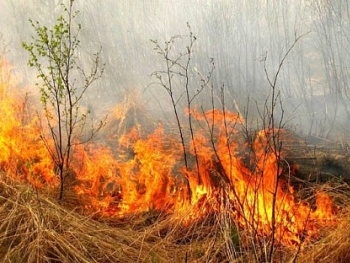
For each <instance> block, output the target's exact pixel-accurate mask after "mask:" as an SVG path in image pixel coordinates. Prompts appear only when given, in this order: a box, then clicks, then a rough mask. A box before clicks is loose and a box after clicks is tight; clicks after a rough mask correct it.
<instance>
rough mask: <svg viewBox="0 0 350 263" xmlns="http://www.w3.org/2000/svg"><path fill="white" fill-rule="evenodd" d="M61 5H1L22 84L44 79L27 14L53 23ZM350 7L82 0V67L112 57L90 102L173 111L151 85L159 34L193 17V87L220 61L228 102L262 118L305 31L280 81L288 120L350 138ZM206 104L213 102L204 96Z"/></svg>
mask: <svg viewBox="0 0 350 263" xmlns="http://www.w3.org/2000/svg"><path fill="white" fill-rule="evenodd" d="M62 2H64V3H65V4H67V3H66V2H67V1H59V0H55V1H45V0H5V1H3V3H2V8H1V10H0V23H1V25H2V27H1V31H0V33H1V34H2V39H1V40H2V41H1V43H2V46H1V50H3V49H6V50H7V52H6V56H7V58H8V59H9V60H10V61H11V63H12V64H13V65H14V66H15V72H16V73H18V75H19V76H22V82H23V85H28V84H30V85H31V84H34V83H35V82H36V80H35V75H36V74H35V72H34V71H32V70H31V69H29V68H28V66H27V60H28V55H27V54H26V52H25V51H24V50H23V49H22V47H21V42H22V41H30V39H31V36H33V35H34V33H35V32H34V30H33V28H32V27H31V25H30V23H29V22H28V19H30V18H31V19H33V20H34V21H39V22H40V23H41V24H42V25H44V24H45V25H48V26H49V25H52V24H53V23H54V22H55V18H56V17H57V16H58V15H60V14H61V11H62V9H61V7H60V3H62ZM349 5H350V4H349V3H348V1H347V0H336V1H325V0H300V1H294V0H285V1H278V0H273V1H261V0H252V1H241V0H219V1H214V0H186V1H185V0H176V1H175V0H165V1H164V0H163V1H160V0H136V1H114V0H104V1H99V2H96V1H92V0H85V1H79V0H76V6H75V8H76V10H79V11H80V13H79V16H78V20H79V22H80V23H81V25H82V31H81V35H80V36H81V43H82V49H81V54H79V56H80V58H81V61H82V64H83V65H89V63H90V60H89V56H90V55H91V54H92V53H94V52H96V51H98V50H99V49H100V47H102V61H103V62H104V63H106V66H105V73H104V75H103V77H102V79H101V80H100V81H99V82H98V83H97V84H96V86H95V87H94V88H93V89H92V90H91V92H92V94H90V96H89V97H90V101H89V102H87V103H88V104H91V107H93V108H94V109H95V110H96V111H99V110H100V111H102V112H105V111H108V109H109V108H110V107H112V106H113V105H115V104H116V103H119V102H121V101H123V100H124V99H125V97H126V96H134V95H130V94H135V93H139V94H140V96H141V97H142V99H141V101H142V103H144V104H145V107H148V108H149V109H150V111H151V112H153V113H154V114H157V113H159V116H164V114H167V113H171V108H170V107H169V105H170V100H169V98H168V96H167V94H166V92H165V91H164V90H163V89H162V88H161V87H159V86H157V85H153V84H152V83H154V82H155V80H154V78H152V77H151V74H152V72H154V71H156V70H162V69H164V65H165V64H164V59H162V58H161V56H159V54H157V52H155V50H154V44H153V43H152V42H151V41H150V40H157V41H158V43H160V44H162V43H164V41H167V40H169V38H170V37H171V36H175V35H188V34H189V29H188V27H187V23H189V25H190V26H191V31H192V33H193V34H194V35H195V36H196V38H197V40H196V42H195V45H194V49H193V60H192V62H191V65H190V72H191V87H193V89H196V87H198V85H200V80H198V76H199V73H200V74H201V75H203V76H206V75H207V74H208V72H209V70H210V66H211V64H210V61H211V59H213V61H214V63H215V71H214V73H213V78H212V82H213V87H214V89H216V90H218V91H219V90H220V88H221V87H222V85H224V86H225V92H226V105H227V106H228V107H229V108H230V107H231V108H235V109H239V110H240V111H241V112H244V111H246V110H248V111H249V112H251V114H250V116H251V118H255V117H257V116H258V114H257V113H258V112H259V110H257V109H256V106H255V101H256V102H257V104H258V105H260V106H261V105H263V103H264V102H265V101H266V99H267V98H269V96H270V92H271V87H270V86H269V83H268V78H270V79H273V78H274V76H275V75H276V73H277V70H278V67H279V64H280V63H281V61H282V58H283V56H284V55H285V54H286V52H287V51H288V49H289V48H290V47H291V46H292V45H293V43H294V42H295V40H296V38H298V37H299V36H302V37H301V38H300V40H299V41H298V42H297V43H296V45H295V46H294V47H293V49H292V50H291V52H290V54H289V55H288V57H287V58H286V60H285V61H284V63H283V65H282V68H281V71H280V72H279V75H278V81H277V84H276V87H277V89H278V90H279V91H280V92H281V101H282V105H283V109H284V110H285V115H284V120H285V121H287V122H288V125H290V127H291V128H293V129H294V130H295V131H297V132H299V133H301V134H303V135H314V136H322V137H331V136H335V135H338V134H341V135H344V136H345V135H346V134H347V133H348V130H349V128H350V126H349V118H350V107H349V105H350V88H349V85H348V79H349V77H350V72H349V70H350V11H349V10H350V7H349ZM187 44H188V43H186V41H185V39H184V40H183V41H181V40H180V41H177V42H176V43H175V51H176V52H181V51H183V50H184V49H185V48H186V45H187ZM265 69H266V71H265ZM179 85H181V83H179ZM248 98H249V101H250V104H248ZM252 102H254V103H252ZM198 103H206V100H205V96H202V97H199V98H198ZM280 110H281V109H280ZM169 120H171V117H170V118H169Z"/></svg>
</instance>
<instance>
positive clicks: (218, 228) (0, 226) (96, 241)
mask: <svg viewBox="0 0 350 263" xmlns="http://www.w3.org/2000/svg"><path fill="white" fill-rule="evenodd" d="M323 190H326V191H327V192H328V193H330V194H332V195H333V197H334V198H335V200H337V203H339V204H340V205H341V206H342V207H343V210H342V211H343V212H342V214H341V215H339V223H338V224H337V226H336V228H335V229H332V230H329V229H327V230H325V231H324V233H323V237H320V238H319V239H318V240H313V241H312V242H311V243H309V244H305V246H304V248H302V249H301V251H300V253H299V252H298V251H296V250H295V249H294V248H286V247H282V246H280V247H277V248H276V252H275V257H274V260H275V261H274V262H300V263H304V262H307V263H312V262H339V263H342V262H344V263H345V262H349V259H350V253H349V251H350V250H349V249H350V243H349V238H350V236H349V233H348V232H347V231H345V229H347V227H348V225H349V224H350V212H349V211H348V208H347V207H346V204H348V200H349V197H348V196H349V189H348V188H346V186H345V185H344V184H343V183H338V184H335V183H334V182H332V183H328V184H325V185H323ZM74 206H76V207H75V208H73V207H74ZM81 208H82V205H81V204H79V202H78V200H77V199H75V197H74V196H73V195H72V196H69V195H67V198H66V201H65V203H63V204H59V203H58V202H57V201H56V198H55V196H53V195H52V194H51V196H50V194H49V193H43V192H40V193H39V192H37V191H36V190H35V189H33V188H31V187H30V186H28V185H23V184H20V183H18V182H14V181H13V180H11V179H9V178H8V177H6V176H5V175H4V174H3V175H2V176H1V180H0V261H1V262H15V263H17V262H28V263H30V262H236V263H238V262H264V261H263V258H257V257H256V256H257V255H258V253H257V252H256V251H255V252H254V251H252V248H251V247H249V246H246V247H245V246H244V243H245V242H247V240H249V235H248V234H247V233H244V230H240V231H241V232H239V233H238V232H237V228H236V227H237V226H236V225H235V222H232V221H230V220H228V218H229V217H226V216H225V211H224V210H223V211H222V212H221V213H214V214H209V215H208V216H207V217H206V218H204V219H200V220H198V221H194V222H191V224H190V225H186V224H183V222H181V220H178V218H179V217H178V215H177V216H176V217H174V216H167V215H163V214H160V213H159V212H157V211H154V210H152V209H150V210H149V211H148V212H146V213H143V214H137V215H129V216H128V217H127V218H124V219H115V218H101V217H99V216H98V215H89V216H87V215H84V213H83V210H82V209H81ZM175 218H177V220H175ZM245 240H246V241H245ZM247 243H249V242H247ZM297 252H298V256H297V257H295V255H296V253H297Z"/></svg>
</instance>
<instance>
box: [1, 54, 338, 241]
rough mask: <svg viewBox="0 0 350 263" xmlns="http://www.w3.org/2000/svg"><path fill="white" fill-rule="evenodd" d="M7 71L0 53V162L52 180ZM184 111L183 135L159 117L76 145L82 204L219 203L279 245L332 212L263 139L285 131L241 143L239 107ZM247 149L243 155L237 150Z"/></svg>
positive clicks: (106, 207) (40, 182) (185, 212)
mask: <svg viewBox="0 0 350 263" xmlns="http://www.w3.org/2000/svg"><path fill="white" fill-rule="evenodd" d="M9 76H11V74H10V66H9V64H7V63H6V62H5V61H4V60H2V61H0V100H1V104H0V114H1V116H2V118H0V149H1V152H0V170H1V171H5V172H6V173H7V174H9V175H11V176H13V177H15V178H18V179H24V180H26V181H29V182H30V183H31V184H33V185H35V186H36V187H42V186H44V185H48V184H50V185H57V182H58V179H57V177H56V176H55V174H54V172H53V170H54V165H53V164H52V161H51V158H50V156H49V154H48V152H47V150H46V147H45V143H52V142H50V141H46V142H45V143H44V142H43V140H42V139H41V137H40V134H41V133H42V131H41V130H40V129H39V128H38V125H37V120H36V117H35V116H33V115H32V114H29V111H28V107H29V106H28V105H27V104H26V99H25V98H21V97H19V96H17V95H15V92H14V91H15V89H16V85H18V84H17V83H16V82H15V81H13V80H12V79H9ZM33 112H35V111H33ZM123 112H124V111H123ZM115 113H116V114H120V110H119V111H118V110H117V111H115ZM187 114H191V117H192V119H193V124H194V125H193V130H192V132H193V137H191V136H187V137H186V138H185V141H186V145H182V143H181V141H180V140H179V138H178V136H177V135H174V134H170V133H166V132H165V129H164V127H163V126H161V125H159V126H158V128H156V129H155V130H154V132H153V133H151V134H149V135H148V136H147V137H143V136H141V135H140V132H139V130H137V129H132V130H131V131H130V132H129V133H127V134H123V135H122V136H120V137H119V138H118V140H117V141H116V140H115V137H113V138H114V143H115V145H114V146H115V147H114V148H113V147H108V146H106V145H97V144H90V145H85V146H83V145H80V146H78V147H77V148H76V149H75V155H74V160H73V161H72V169H73V170H74V173H75V175H76V179H77V180H78V182H79V183H78V185H76V187H75V190H76V193H77V194H79V195H81V196H85V197H87V198H86V199H85V200H88V201H87V203H86V204H85V208H86V209H89V210H91V211H98V212H99V213H101V214H103V215H105V216H124V215H127V214H128V213H137V212H144V211H148V210H149V209H150V208H152V209H156V210H159V211H162V212H165V213H168V214H173V215H174V216H176V215H177V214H180V215H181V218H179V220H182V222H184V223H191V220H193V219H200V218H203V217H205V216H206V215H207V214H208V213H220V211H222V210H223V209H225V211H226V212H228V213H229V214H230V216H231V217H232V218H233V219H234V220H237V221H238V222H239V224H240V225H241V226H242V227H245V228H247V229H249V228H250V229H254V230H256V232H257V234H259V235H268V234H269V233H271V232H272V231H274V232H275V237H276V239H277V240H278V241H280V242H282V243H284V244H286V245H293V244H300V243H301V242H302V241H303V239H304V238H308V237H313V236H315V235H317V233H318V231H319V229H320V227H322V226H324V225H325V224H327V223H328V222H329V221H327V220H334V215H335V214H336V212H337V211H336V210H337V209H336V208H335V207H334V205H333V203H332V199H331V198H330V197H329V196H328V195H327V194H325V193H322V192H319V193H318V194H317V197H316V200H315V205H313V206H312V205H311V204H309V203H306V202H303V201H299V200H297V199H296V198H295V196H294V191H293V188H292V187H291V186H290V184H289V182H288V177H286V174H285V172H283V162H284V159H283V155H282V152H279V151H278V145H276V142H274V141H273V140H271V138H274V135H276V134H280V133H283V131H278V130H273V129H265V130H262V131H260V132H259V133H258V134H257V136H256V138H255V140H254V142H253V143H252V145H251V146H250V147H248V148H247V147H246V146H245V144H244V143H243V142H242V141H240V140H239V139H238V136H237V134H239V130H238V129H237V128H238V127H239V125H241V124H242V122H243V120H242V119H241V117H240V116H239V115H238V114H235V113H232V112H229V111H221V110H218V109H214V110H211V111H207V112H198V111H195V110H192V111H188V112H187ZM118 118H119V119H120V116H119V117H118ZM203 127H204V128H203ZM113 138H112V139H113ZM191 138H192V139H191ZM183 147H186V152H187V153H188V156H187V158H188V160H187V161H188V162H187V163H188V167H185V165H184V156H183ZM248 150H249V151H251V153H252V154H251V155H250V156H249V157H250V159H251V160H249V158H248V160H247V159H246V158H245V157H246V156H244V155H243V154H242V152H243V153H244V152H246V151H248ZM198 179H200V180H198ZM227 209H228V211H227Z"/></svg>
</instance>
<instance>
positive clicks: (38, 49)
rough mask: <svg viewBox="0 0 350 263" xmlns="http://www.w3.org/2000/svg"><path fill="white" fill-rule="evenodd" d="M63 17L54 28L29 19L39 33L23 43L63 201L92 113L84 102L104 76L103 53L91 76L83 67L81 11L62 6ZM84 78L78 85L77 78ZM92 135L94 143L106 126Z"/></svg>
mask: <svg viewBox="0 0 350 263" xmlns="http://www.w3.org/2000/svg"><path fill="white" fill-rule="evenodd" d="M62 8H63V14H62V15H60V16H59V17H58V18H57V19H56V23H55V25H54V26H53V27H52V28H48V27H47V26H45V25H41V24H40V23H39V22H34V21H33V20H29V22H30V24H31V25H32V27H33V28H34V31H35V33H36V35H35V37H33V38H32V42H23V43H22V47H23V48H24V49H25V50H26V51H28V53H29V60H28V65H29V66H30V67H33V68H35V69H36V70H37V72H38V74H37V79H38V82H37V83H36V86H37V87H38V89H39V91H40V96H41V97H40V99H41V104H42V107H43V111H44V116H45V117H46V123H47V125H48V127H49V131H50V135H49V136H50V137H51V139H52V140H53V142H54V146H53V147H51V146H50V145H49V143H48V140H47V137H46V136H47V135H45V134H42V138H43V139H44V142H45V144H46V147H47V149H48V151H49V153H50V155H51V157H52V159H53V161H54V163H55V166H56V167H57V171H58V175H59V177H60V181H61V188H60V195H59V199H61V198H62V195H63V181H64V177H65V171H69V164H70V162H71V158H72V154H73V146H74V141H76V140H77V139H79V138H81V137H82V136H83V134H81V132H82V131H83V130H84V127H85V125H86V122H87V118H88V115H89V114H90V112H89V111H88V110H86V111H82V110H81V107H80V106H79V105H80V104H81V100H82V98H83V95H84V94H85V93H86V91H87V89H88V88H89V87H90V86H91V84H92V83H93V82H94V81H96V80H97V79H99V78H100V77H101V76H102V74H103V68H102V69H100V52H97V53H96V54H94V55H93V56H94V60H93V65H92V67H91V70H90V73H89V74H86V73H85V72H84V70H82V67H81V66H80V65H79V61H78V57H77V52H78V49H79V46H80V40H79V32H80V30H81V25H80V24H75V23H74V21H75V18H76V16H77V14H78V13H79V12H78V11H73V1H70V5H69V7H66V6H65V5H62ZM78 77H80V78H81V83H83V84H82V85H80V86H78V85H77V84H76V81H75V79H77V78H78ZM103 124H104V123H103V122H101V123H100V124H99V125H98V126H97V128H95V129H92V131H91V132H90V133H89V134H90V137H89V138H88V140H90V139H91V138H92V137H93V136H94V135H95V134H96V132H97V131H98V130H100V128H101V127H102V126H103Z"/></svg>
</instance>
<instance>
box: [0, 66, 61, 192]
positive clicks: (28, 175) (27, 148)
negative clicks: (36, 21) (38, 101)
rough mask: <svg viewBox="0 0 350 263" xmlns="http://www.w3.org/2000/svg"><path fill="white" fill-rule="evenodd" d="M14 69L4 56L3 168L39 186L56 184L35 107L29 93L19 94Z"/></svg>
mask: <svg viewBox="0 0 350 263" xmlns="http://www.w3.org/2000/svg"><path fill="white" fill-rule="evenodd" d="M11 71H12V67H11V65H10V64H9V63H8V62H7V61H6V60H5V59H1V60H0V101H1V104H0V115H1V118H0V149H1V154H0V171H4V172H6V173H7V174H10V175H12V176H13V177H15V178H18V179H21V180H25V181H28V182H29V183H31V184H32V185H34V186H36V187H42V186H44V185H47V184H49V185H52V184H53V185H55V183H57V178H56V176H55V175H54V173H53V165H52V162H51V158H50V156H49V154H48V153H47V150H46V148H45V145H44V142H43V141H42V140H41V138H40V134H41V132H40V129H39V127H38V125H37V118H36V116H35V114H33V113H35V110H34V109H31V108H30V106H29V105H28V103H27V99H28V97H27V96H24V97H22V96H21V95H19V83H18V81H17V79H16V78H15V77H14V75H13V74H12V73H11ZM32 112H33V113H32ZM48 143H49V142H48Z"/></svg>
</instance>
